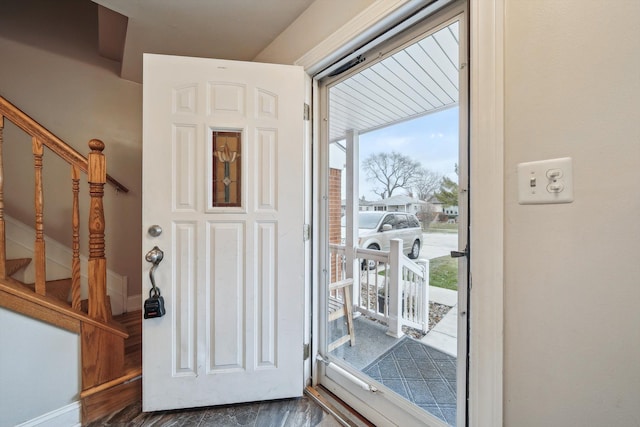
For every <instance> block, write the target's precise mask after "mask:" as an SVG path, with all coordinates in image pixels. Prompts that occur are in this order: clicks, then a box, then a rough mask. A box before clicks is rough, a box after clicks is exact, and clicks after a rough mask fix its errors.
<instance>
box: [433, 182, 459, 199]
mask: <svg viewBox="0 0 640 427" xmlns="http://www.w3.org/2000/svg"><path fill="white" fill-rule="evenodd" d="M436 199H438V201H439V202H440V203H442V204H443V205H444V206H458V183H457V182H455V181H454V180H452V179H451V178H448V177H446V176H445V177H443V178H442V182H441V183H440V190H439V191H438V192H437V193H436Z"/></svg>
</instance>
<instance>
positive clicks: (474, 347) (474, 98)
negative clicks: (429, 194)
mask: <svg viewBox="0 0 640 427" xmlns="http://www.w3.org/2000/svg"><path fill="white" fill-rule="evenodd" d="M440 1H443V0H440ZM467 1H468V10H469V13H468V20H469V43H468V48H469V51H470V52H469V54H470V69H469V76H470V87H469V98H470V99H469V145H470V156H469V157H470V158H469V162H470V175H469V182H470V187H471V188H473V192H472V194H471V200H470V207H472V209H471V211H470V223H471V224H472V227H471V230H470V233H469V242H470V248H471V251H472V253H473V254H474V257H473V259H472V260H471V261H470V280H473V283H474V284H475V286H474V287H473V289H472V291H471V292H470V294H469V298H470V300H471V306H472V307H481V308H482V309H481V310H480V309H478V310H477V311H474V312H472V313H469V315H470V328H471V333H470V337H469V353H470V358H469V372H468V376H469V402H468V413H467V417H468V425H471V426H480V425H502V422H503V415H502V412H503V365H504V361H503V346H504V343H503V331H504V327H503V324H504V305H503V292H504V241H503V235H504V231H503V230H504V214H503V207H504V204H503V200H504V163H503V159H504V24H505V22H504V10H505V4H504V3H505V0H467ZM425 3H426V2H423V1H421V2H418V1H415V2H411V1H409V0H401V1H398V0H379V1H377V2H375V3H374V4H373V5H372V6H370V7H369V8H367V9H366V10H365V11H363V12H362V13H361V14H359V15H358V16H356V17H355V18H354V19H353V20H351V21H350V22H348V23H347V24H346V25H344V26H343V27H342V28H340V29H339V30H338V31H336V32H335V33H333V34H332V35H331V36H330V37H328V38H327V39H326V40H325V41H323V42H321V43H320V44H318V45H317V46H316V47H314V48H313V49H311V50H310V51H309V52H307V54H305V55H304V56H302V57H301V58H300V59H299V60H297V61H296V62H295V63H296V65H302V66H303V67H304V68H305V70H306V71H307V73H308V74H309V75H311V76H317V74H318V72H320V71H321V70H322V69H323V68H325V67H326V66H328V65H329V64H331V63H333V62H335V61H336V60H337V59H338V58H341V57H346V56H347V55H348V53H349V52H351V51H352V50H353V48H354V46H358V45H362V44H363V41H364V40H370V39H371V38H372V34H380V33H381V32H383V31H384V30H385V29H386V28H387V27H388V26H389V24H390V23H391V22H400V21H403V20H404V21H406V20H408V18H409V17H411V16H412V15H413V14H414V13H415V11H416V10H417V9H418V8H420V7H423V6H424V4H425ZM312 87H313V125H312V126H313V135H314V140H313V156H314V159H319V155H320V147H319V145H320V144H319V141H318V124H319V123H320V115H319V112H320V110H319V92H318V82H317V77H316V78H314V79H313V83H312ZM314 163H315V162H314ZM312 185H313V194H315V195H317V194H322V193H320V185H321V183H320V181H319V179H318V168H314V170H313V183H312ZM312 214H313V226H312V228H313V244H312V257H313V264H312V265H313V272H314V273H313V278H317V277H320V274H321V272H320V271H319V270H320V265H319V262H318V260H319V255H320V247H319V242H320V235H319V226H320V222H319V218H320V216H319V214H320V206H319V203H314V206H313V209H312ZM319 297H320V294H319V289H318V287H317V286H314V287H313V289H312V293H311V295H310V300H311V301H313V302H314V304H313V306H312V307H311V313H312V316H313V321H312V324H311V332H312V343H311V345H312V349H313V351H312V355H313V356H315V355H316V354H317V349H318V306H317V305H318V304H317V301H319ZM307 362H308V366H310V365H311V364H312V363H315V357H311V358H310V359H309V360H307ZM312 384H313V385H315V384H317V372H316V371H315V370H313V377H312Z"/></svg>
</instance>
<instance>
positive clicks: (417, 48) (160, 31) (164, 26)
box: [92, 0, 460, 141]
mask: <svg viewBox="0 0 640 427" xmlns="http://www.w3.org/2000/svg"><path fill="white" fill-rule="evenodd" d="M92 1H93V2H94V3H97V4H98V5H99V6H98V24H99V30H98V38H99V49H100V53H101V55H103V56H105V57H107V58H110V59H114V60H116V61H119V62H121V73H120V74H121V77H123V78H125V79H128V80H132V81H137V82H141V81H142V54H143V53H145V52H148V53H160V54H174V55H184V56H196V57H205V58H207V57H208V58H219V59H236V60H245V61H251V60H253V59H254V58H255V57H256V56H257V55H258V54H259V53H260V52H261V51H262V50H264V49H265V48H266V47H267V46H268V45H269V44H270V43H271V42H272V41H273V40H274V39H275V38H276V37H277V36H278V35H279V34H281V33H282V32H283V31H284V30H285V29H286V28H287V27H288V26H289V25H291V23H293V22H294V21H295V20H296V18H298V17H299V16H300V15H301V14H302V13H303V12H304V11H305V10H306V9H307V8H308V7H309V6H310V4H311V3H313V1H314V0H261V1H256V0H180V1H176V0H92ZM424 3H425V4H432V6H430V7H434V8H438V7H442V5H443V4H446V3H447V2H446V1H436V2H431V1H426V2H424ZM430 7H426V8H425V10H429V9H430ZM458 26H459V24H458V22H457V21H456V22H453V23H451V24H449V25H448V26H445V27H442V28H439V29H436V30H434V31H433V32H432V33H430V34H426V35H425V36H424V37H423V38H422V39H420V40H418V41H416V42H414V43H413V44H411V45H410V46H408V47H405V48H404V49H403V50H401V51H399V52H396V53H394V54H393V55H391V56H389V57H387V58H385V59H383V60H381V61H379V62H377V63H374V64H373V65H372V66H370V67H367V68H365V69H363V70H362V71H360V72H358V73H357V74H355V75H353V76H351V77H349V78H347V79H344V80H342V81H341V82H340V83H338V84H336V85H335V86H333V87H331V89H330V95H329V102H330V110H329V111H330V116H329V119H330V139H331V140H332V141H337V140H340V139H344V135H345V132H346V131H348V130H350V129H355V130H358V131H359V132H360V133H365V132H368V131H371V130H374V129H378V128H381V127H385V126H389V125H391V124H394V123H398V122H400V121H404V120H409V119H412V118H417V117H420V116H423V115H426V114H430V113H433V112H436V111H439V110H442V109H445V108H449V107H452V106H455V105H457V104H458V91H459V87H458V86H459V73H458V70H459V65H460V64H459V28H458Z"/></svg>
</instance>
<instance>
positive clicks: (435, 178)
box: [413, 168, 442, 200]
mask: <svg viewBox="0 0 640 427" xmlns="http://www.w3.org/2000/svg"><path fill="white" fill-rule="evenodd" d="M441 182H442V175H440V174H438V173H435V172H432V171H430V170H429V169H426V168H420V170H419V171H418V173H417V174H416V176H415V177H414V178H413V188H414V189H415V193H414V194H415V195H416V197H417V198H418V199H419V200H428V199H429V197H430V196H431V195H433V194H434V193H435V192H436V190H437V189H438V188H440V184H441Z"/></svg>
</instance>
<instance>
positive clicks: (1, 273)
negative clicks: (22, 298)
mask: <svg viewBox="0 0 640 427" xmlns="http://www.w3.org/2000/svg"><path fill="white" fill-rule="evenodd" d="M3 142H4V116H2V115H0V279H4V278H6V277H7V268H6V267H7V249H6V245H7V241H6V240H5V239H6V237H5V234H4V168H3V160H2V144H3Z"/></svg>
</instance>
